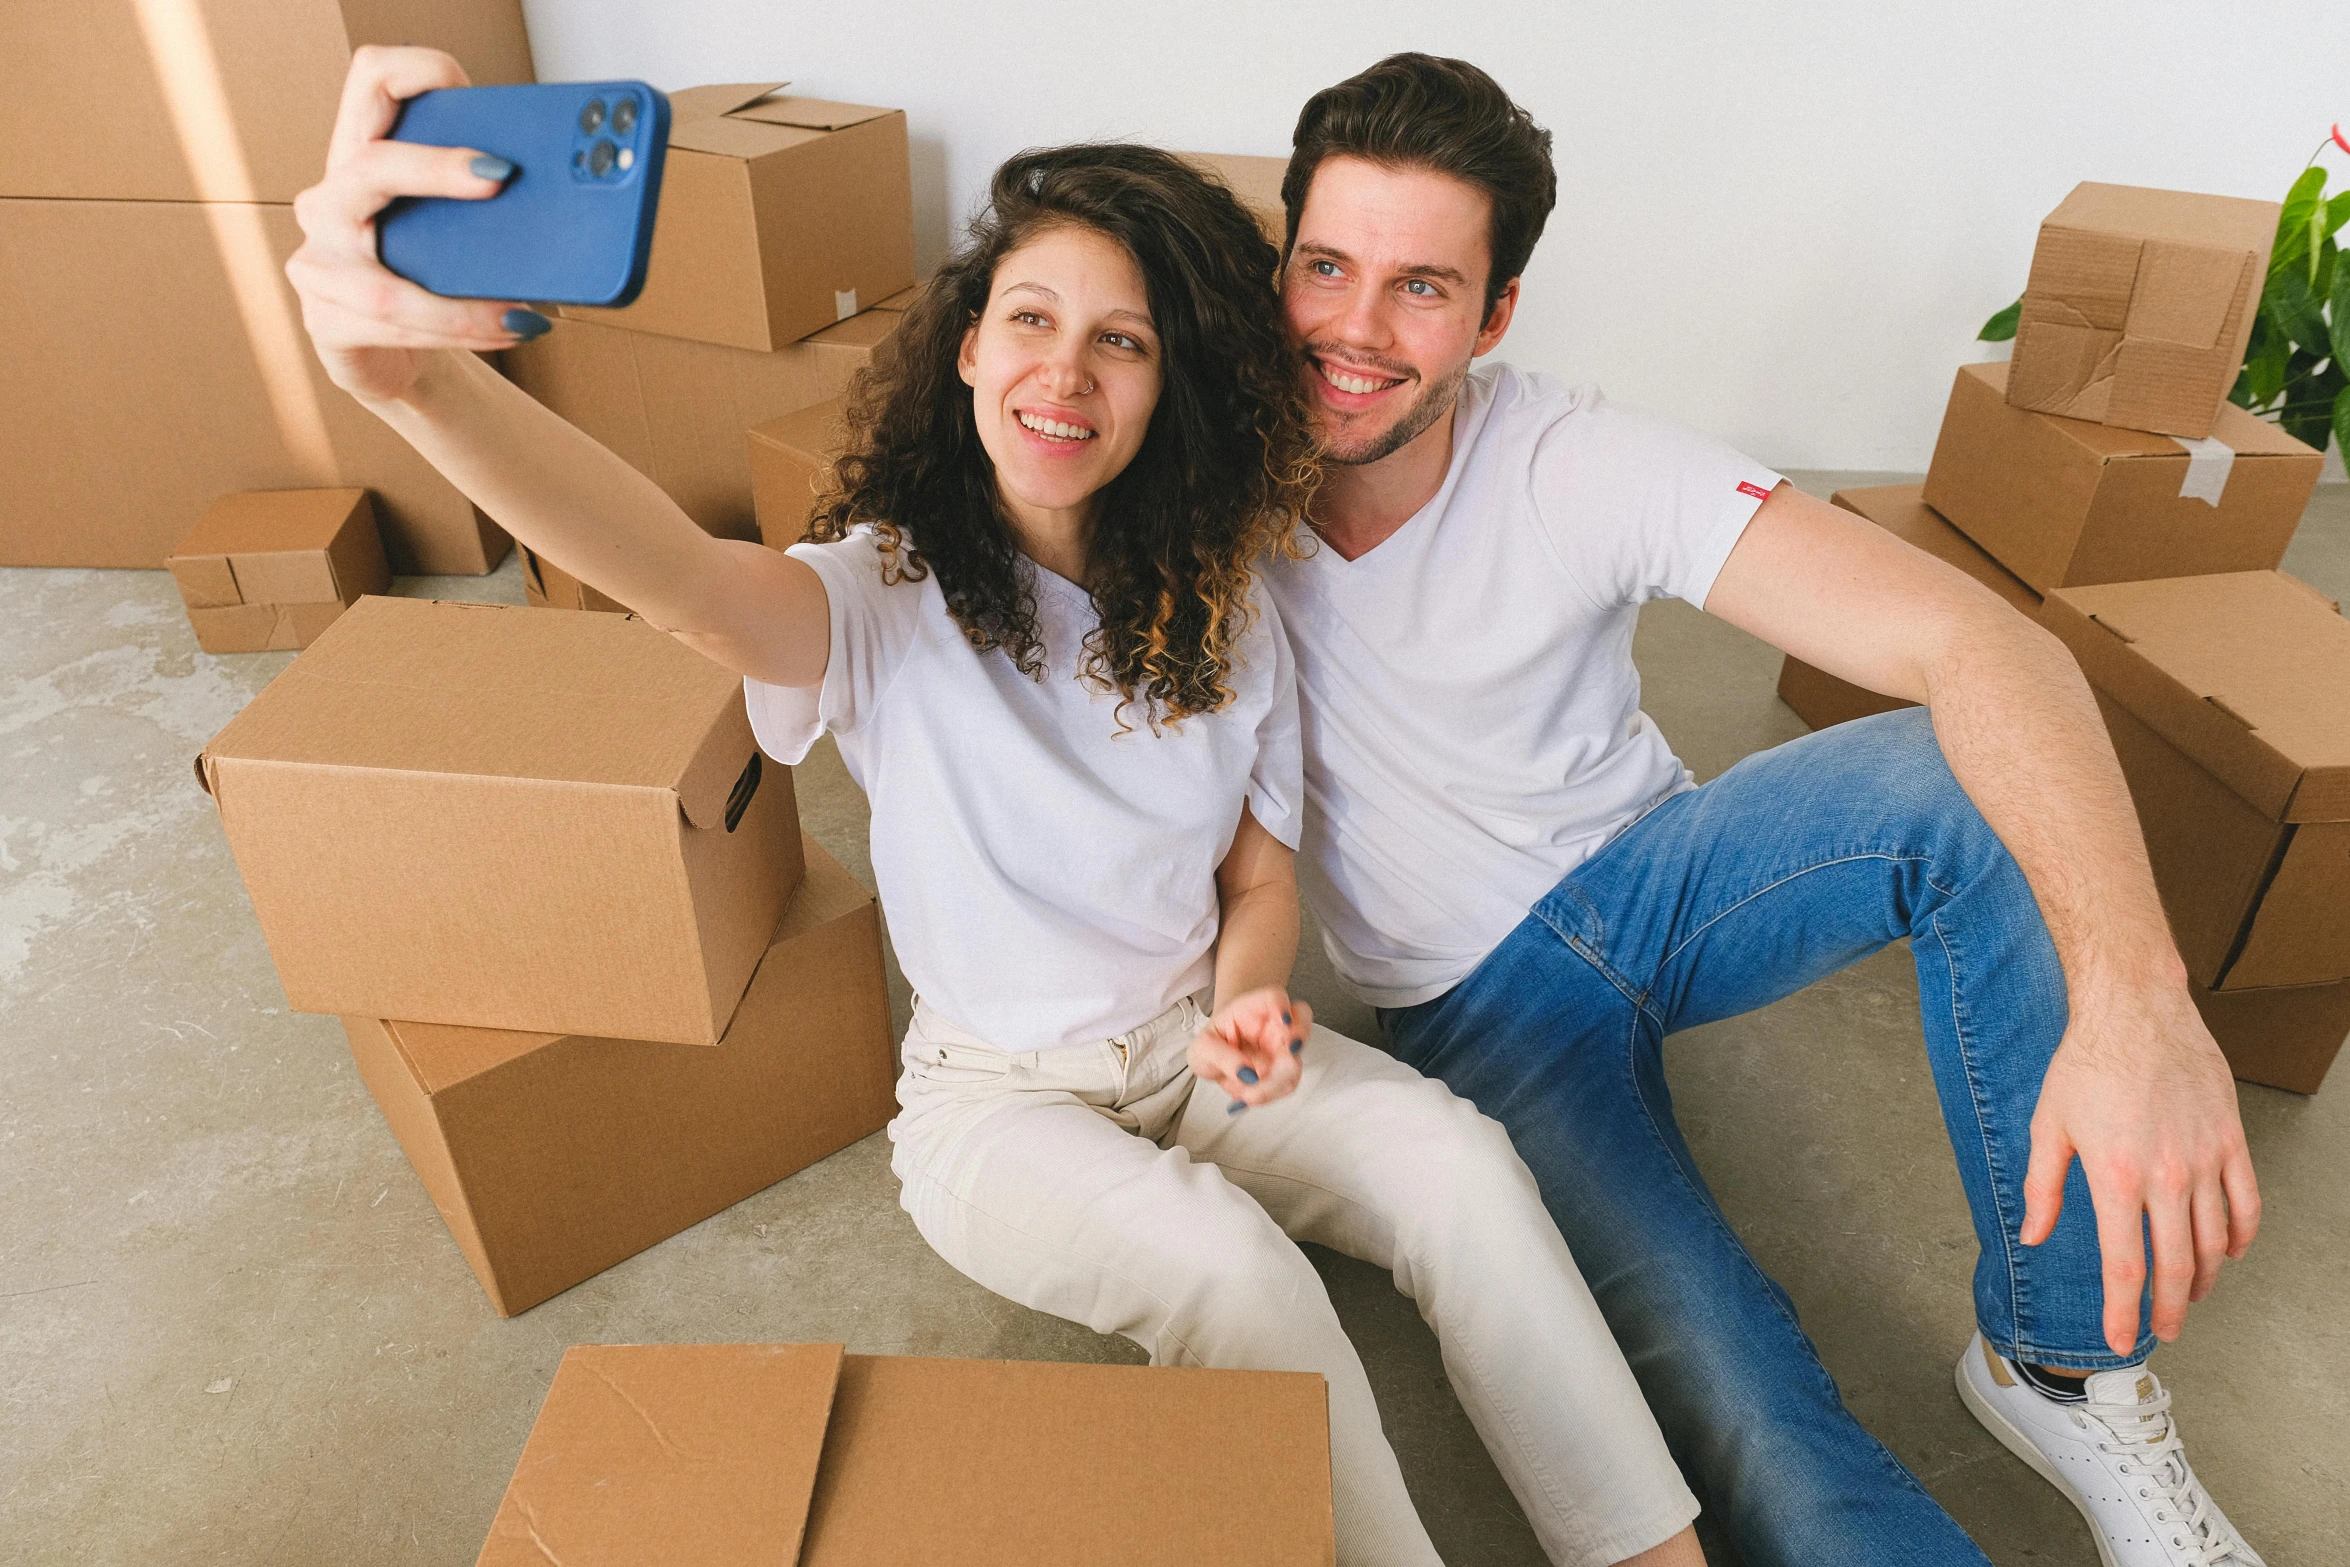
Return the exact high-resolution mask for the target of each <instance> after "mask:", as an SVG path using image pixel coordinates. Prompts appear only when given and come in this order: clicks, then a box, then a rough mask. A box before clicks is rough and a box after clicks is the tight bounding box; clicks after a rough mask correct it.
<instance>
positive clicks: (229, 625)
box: [188, 604, 279, 653]
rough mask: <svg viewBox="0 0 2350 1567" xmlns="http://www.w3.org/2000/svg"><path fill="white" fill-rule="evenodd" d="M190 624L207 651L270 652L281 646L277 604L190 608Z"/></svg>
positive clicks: (200, 645) (197, 642)
mask: <svg viewBox="0 0 2350 1567" xmlns="http://www.w3.org/2000/svg"><path fill="white" fill-rule="evenodd" d="M188 625H189V627H190V629H192V630H193V631H194V632H195V633H196V646H198V647H200V648H202V649H203V650H204V651H205V652H207V653H267V652H271V651H273V650H276V649H277V648H278V647H279V642H278V635H279V632H278V606H277V605H275V604H225V605H222V606H220V607H218V608H215V609H190V610H189V611H188Z"/></svg>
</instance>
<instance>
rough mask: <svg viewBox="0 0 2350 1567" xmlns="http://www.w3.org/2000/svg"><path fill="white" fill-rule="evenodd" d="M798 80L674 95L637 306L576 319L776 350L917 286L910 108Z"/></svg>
mask: <svg viewBox="0 0 2350 1567" xmlns="http://www.w3.org/2000/svg"><path fill="white" fill-rule="evenodd" d="M785 85H786V84H784V83H782V82H752V83H744V84H739V85H735V86H721V87H689V88H686V89H684V90H683V91H681V92H675V93H672V94H670V95H669V110H670V116H671V118H670V124H669V160H668V163H667V164H666V166H665V167H664V168H663V170H662V174H661V211H660V215H659V216H658V217H657V218H656V219H655V220H654V224H653V253H652V258H651V260H650V262H649V263H648V264H647V267H646V270H645V288H644V292H643V293H641V294H639V295H638V296H637V298H636V303H634V304H632V305H629V306H627V307H626V308H624V309H620V310H598V309H593V308H590V307H588V306H583V305H565V306H564V307H563V313H564V314H565V315H567V316H573V317H576V318H578V319H580V320H583V321H601V322H604V323H606V324H607V325H610V326H619V327H626V328H628V329H629V330H630V331H632V332H657V333H660V334H662V335H664V336H667V337H688V338H693V339H696V340H697V341H700V342H705V343H722V344H725V345H726V346H728V347H732V348H756V349H761V350H769V351H772V350H774V349H778V348H782V347H783V346H785V345H786V344H788V343H796V342H798V341H799V340H800V339H801V338H803V337H806V336H807V335H808V334H809V333H811V332H816V331H819V330H821V329H823V328H824V327H827V326H829V325H831V324H832V323H833V322H835V321H845V320H847V319H848V318H849V317H850V316H853V315H855V314H857V313H858V312H859V311H861V310H864V309H865V308H867V307H868V306H870V305H872V304H873V303H874V302H875V301H877V300H879V299H882V298H884V297H886V296H888V295H891V294H895V293H899V292H901V291H902V290H904V289H907V288H910V287H912V286H913V282H914V197H913V183H912V175H911V174H910V173H909V165H908V163H907V160H906V116H905V112H904V111H903V110H900V109H877V108H873V107H871V106H870V105H867V104H859V103H830V102H827V101H825V100H823V99H820V98H801V97H797V96H795V95H792V94H788V93H785V92H783V90H782V89H783V87H784V86H785Z"/></svg>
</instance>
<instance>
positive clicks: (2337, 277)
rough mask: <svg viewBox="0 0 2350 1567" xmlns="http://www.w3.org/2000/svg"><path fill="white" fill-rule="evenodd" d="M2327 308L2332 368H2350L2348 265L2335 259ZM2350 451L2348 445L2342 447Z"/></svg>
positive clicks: (2349, 281)
mask: <svg viewBox="0 0 2350 1567" xmlns="http://www.w3.org/2000/svg"><path fill="white" fill-rule="evenodd" d="M2327 308H2328V309H2330V310H2331V311H2332V312H2333V316H2334V319H2333V320H2332V321H2331V322H2329V323H2328V329H2329V330H2330V332H2331V333H2332V341H2333V345H2334V368H2335V369H2337V370H2340V369H2344V368H2350V267H2345V266H2343V265H2341V264H2340V262H2339V261H2338V260H2337V262H2336V263H2335V266H2334V293H2333V298H2332V300H2331V301H2330V302H2329V304H2328V306H2327ZM2343 449H2344V450H2345V451H2350V447H2345V448H2343Z"/></svg>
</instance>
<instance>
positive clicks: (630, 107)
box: [612, 98, 636, 136]
mask: <svg viewBox="0 0 2350 1567" xmlns="http://www.w3.org/2000/svg"><path fill="white" fill-rule="evenodd" d="M635 129H636V100H635V99H634V98H615V99H614V100H613V101H612V134H613V135H615V136H626V135H627V134H629V132H631V131H633V130H635Z"/></svg>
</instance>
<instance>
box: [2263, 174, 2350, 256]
mask: <svg viewBox="0 0 2350 1567" xmlns="http://www.w3.org/2000/svg"><path fill="white" fill-rule="evenodd" d="M2325 188H2326V171H2325V170H2323V169H2321V168H2318V167H2315V166H2314V165H2313V166H2311V167H2309V168H2306V169H2303V170H2302V171H2301V177H2300V178H2299V179H2297V180H2295V181H2294V182H2293V188H2292V190H2290V191H2289V192H2287V193H2286V195H2285V205H2284V210H2283V211H2281V212H2279V213H2278V214H2277V237H2276V242H2275V243H2274V244H2273V245H2272V246H2271V247H2270V248H2269V257H2268V275H2269V276H2270V277H2272V278H2273V277H2275V276H2276V275H2277V274H2278V273H2280V272H2286V271H2290V270H2291V269H2292V267H2293V265H2294V264H2295V263H2296V262H2299V261H2301V260H2302V259H2303V255H2304V253H2305V252H2306V251H2307V250H2308V249H2309V246H2310V240H2311V228H2312V225H2311V223H2310V220H2309V215H2310V213H2311V212H2313V211H2317V212H2326V211H2330V206H2329V204H2328V203H2326V202H2325V201H2324V199H2323V198H2324V195H2325ZM2344 194H2345V195H2350V191H2346V192H2344Z"/></svg>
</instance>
